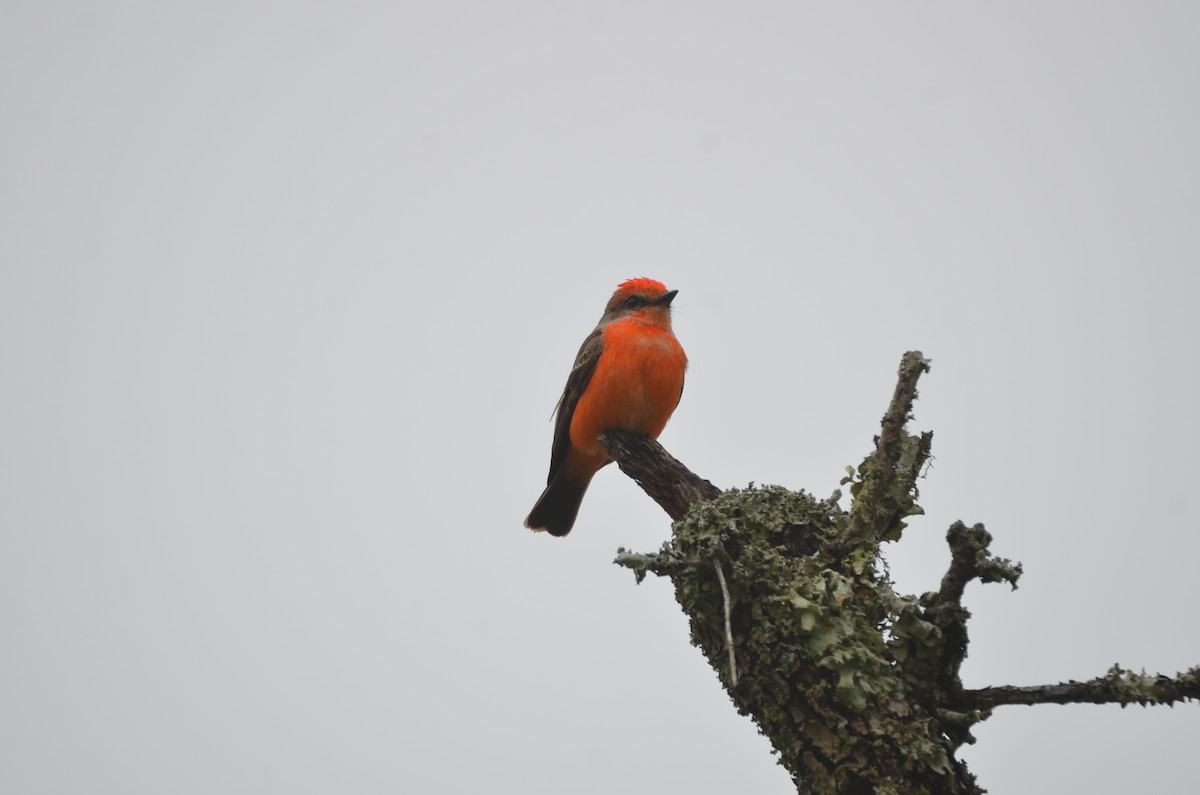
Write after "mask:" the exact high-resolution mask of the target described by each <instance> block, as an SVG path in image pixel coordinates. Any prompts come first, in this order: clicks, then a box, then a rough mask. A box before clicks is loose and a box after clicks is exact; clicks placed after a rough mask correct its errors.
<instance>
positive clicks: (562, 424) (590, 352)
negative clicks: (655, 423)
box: [546, 326, 604, 483]
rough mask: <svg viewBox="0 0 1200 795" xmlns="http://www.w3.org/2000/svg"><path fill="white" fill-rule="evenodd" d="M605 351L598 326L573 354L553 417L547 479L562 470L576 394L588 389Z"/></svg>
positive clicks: (576, 398)
mask: <svg viewBox="0 0 1200 795" xmlns="http://www.w3.org/2000/svg"><path fill="white" fill-rule="evenodd" d="M603 351H604V329H603V328H602V327H600V326H597V327H596V329H595V330H594V331H593V332H592V333H591V334H589V335H588V336H587V339H585V340H584V341H583V345H581V346H579V353H577V354H576V355H575V365H574V367H572V368H571V374H570V375H569V376H567V386H566V388H565V389H563V393H562V397H560V398H559V399H558V406H557V407H556V408H555V410H554V411H555V418H554V447H553V448H551V450H550V474H549V475H547V476H546V482H547V483H549V482H550V481H552V480H554V476H555V475H557V474H558V471H559V470H560V469H562V466H563V464H564V463H565V462H566V460H567V452H568V451H569V450H570V449H571V418H572V417H574V416H575V407H576V406H577V405H579V396H580V395H582V394H583V390H585V389H587V385H588V381H591V380H592V373H593V372H595V370H596V362H598V361H600V354H601V353H602V352H603Z"/></svg>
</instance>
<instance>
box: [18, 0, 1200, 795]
mask: <svg viewBox="0 0 1200 795" xmlns="http://www.w3.org/2000/svg"><path fill="white" fill-rule="evenodd" d="M1198 8H1200V7H1198V6H1196V5H1195V4H1191V3H1173V4H1169V3H1139V4H1132V3H1104V2H1094V3H1093V2H1089V3H1084V2H1076V3H1055V2H1050V3H1047V2H1038V3H1004V4H1000V3H992V4H987V5H984V4H962V3H954V4H951V3H925V4H919V5H914V4H908V3H906V4H872V3H867V4H863V3H856V4H853V5H837V6H836V7H835V6H833V4H829V5H823V6H810V5H808V4H800V3H776V4H723V3H721V4H718V3H699V4H698V3H622V2H615V3H614V2H608V3H586V4H583V3H573V4H568V3H505V4H502V3H479V2H476V3H452V2H439V3H424V4H418V3H405V2H400V3H396V2H386V3H385V2H379V3H371V2H350V3H339V4H332V3H329V4H320V3H312V2H301V3H281V2H280V3H265V2H256V3H245V2H240V3H205V4H197V3H161V2H156V3H148V2H147V3H119V2H116V3H103V4H99V3H78V2H77V3H70V2H63V3H53V2H14V1H11V0H10V2H7V3H5V4H4V6H3V8H2V10H0V140H2V141H3V146H2V147H0V219H3V220H2V221H0V225H2V233H0V365H2V366H0V638H2V639H3V641H2V643H3V651H2V654H0V658H2V662H0V672H2V675H0V791H4V792H11V793H23V794H24V793H37V794H40V793H76V792H86V793H89V795H97V794H102V793H112V794H113V795H117V794H120V795H139V794H140V793H146V794H147V795H149V794H150V793H156V794H157V793H196V794H197V795H199V794H200V793H204V794H205V795H207V793H213V792H221V793H234V794H236V793H247V794H250V793H264V792H288V793H328V792H334V791H338V792H355V793H370V792H389V793H392V792H477V791H488V792H512V793H534V794H536V793H562V792H573V793H611V792H614V791H618V790H619V791H621V792H629V793H660V792H679V791H690V792H697V793H713V794H714V795H717V794H718V793H721V794H723V793H729V792H755V793H763V794H764V795H766V794H767V793H779V794H782V793H787V792H790V791H792V787H791V784H790V782H789V780H788V778H787V776H786V774H785V773H784V771H783V770H782V768H779V767H777V766H775V765H774V764H773V761H772V759H771V757H770V754H769V747H768V744H767V743H766V741H765V740H763V739H762V738H761V737H758V736H757V735H756V733H755V731H754V729H753V727H752V726H751V724H750V723H749V721H748V720H747V719H745V718H741V717H739V716H738V715H737V714H736V713H735V712H734V710H733V708H732V707H731V706H730V705H729V703H728V699H727V697H726V696H725V694H724V692H723V691H722V690H721V689H720V687H719V684H718V681H717V678H716V675H715V674H714V673H713V672H712V671H711V670H710V669H709V668H708V667H707V664H706V663H705V661H704V660H703V658H702V657H701V655H700V653H699V652H698V651H696V650H695V649H693V648H691V647H690V646H689V645H688V642H687V627H686V622H685V620H684V618H683V616H682V614H681V613H680V612H679V611H678V609H677V607H676V605H675V603H674V599H673V596H672V593H671V590H670V588H669V586H668V585H666V584H665V583H662V582H648V583H647V584H645V585H643V586H641V587H635V586H634V584H633V578H632V576H631V575H630V574H629V573H628V572H626V571H624V570H620V569H618V568H616V567H614V566H613V565H611V562H610V561H611V559H612V557H613V554H614V552H615V551H616V549H617V547H619V546H626V547H631V548H634V549H640V550H649V549H653V548H655V547H657V546H658V545H659V544H660V543H661V542H662V541H663V540H664V539H665V538H666V537H667V536H668V533H669V527H668V524H667V520H666V517H665V516H664V515H663V514H662V513H661V512H660V511H659V509H658V508H657V507H656V506H655V505H654V504H653V503H651V502H650V500H649V499H648V498H646V497H645V496H644V495H643V494H642V493H641V491H640V490H639V489H638V488H637V487H636V486H635V485H634V484H633V483H632V482H630V481H629V480H628V479H626V478H625V477H624V476H622V475H621V474H620V473H619V472H618V471H616V470H615V468H613V469H610V470H606V471H604V472H603V473H601V474H600V475H599V476H598V477H597V480H596V482H595V483H594V485H593V487H592V489H591V492H590V493H589V495H588V498H587V500H586V501H585V503H584V506H583V510H582V513H581V516H580V519H579V523H578V524H577V525H576V528H575V530H574V532H573V533H572V534H571V535H570V536H569V537H568V538H566V539H565V540H562V541H559V540H556V539H552V538H548V537H545V536H534V535H532V534H530V533H529V532H528V531H526V530H524V529H523V528H522V527H521V520H522V518H523V517H524V516H525V514H526V512H527V511H528V509H529V507H530V506H531V505H532V504H533V501H534V499H535V498H536V497H537V495H538V494H539V493H540V491H541V488H542V486H543V484H544V478H545V472H546V467H547V465H548V461H549V448H550V436H551V428H552V426H551V424H550V422H549V417H550V413H551V410H552V408H553V406H554V403H555V400H556V399H557V397H558V394H559V391H560V390H561V388H562V384H563V382H564V380H565V378H566V375H567V370H568V368H569V366H570V362H571V359H572V357H573V356H574V354H575V350H576V348H577V346H578V345H579V343H580V341H581V340H582V339H583V337H584V336H585V335H586V333H587V332H588V331H589V330H590V329H591V327H592V325H593V324H594V323H595V321H596V319H597V318H598V317H599V315H600V312H601V310H602V308H603V305H604V302H605V300H606V298H607V296H608V294H609V293H610V292H611V290H612V289H613V287H614V286H615V285H616V284H617V283H618V282H620V281H622V280H624V279H626V278H628V277H631V276H640V275H647V276H652V277H655V278H658V279H661V280H663V281H664V282H666V283H667V284H668V286H670V287H671V288H677V289H679V290H680V295H679V298H678V299H677V300H676V302H675V306H676V307H677V311H676V318H675V325H676V331H677V333H678V336H679V337H680V339H681V341H682V342H683V344H684V346H685V348H686V349H687V351H688V353H689V356H690V358H691V362H692V364H691V370H690V372H689V380H688V385H687V388H686V389H685V392H684V396H683V402H682V404H681V406H680V408H679V410H678V411H677V412H676V414H675V417H674V419H673V420H672V422H671V424H670V425H669V426H668V428H667V431H666V433H665V434H664V436H663V442H664V443H665V444H666V446H667V447H668V449H670V450H671V451H672V452H673V453H674V454H675V455H677V456H678V457H679V458H681V459H682V460H683V461H684V462H685V463H687V464H688V465H689V466H691V467H692V468H693V469H695V470H696V471H697V472H699V473H700V474H702V475H704V476H706V477H708V478H710V479H711V480H713V481H714V482H715V483H717V484H719V485H723V486H734V485H744V484H745V483H747V482H748V481H751V480H753V481H756V482H769V483H782V484H785V485H788V486H790V487H794V488H801V487H802V488H806V489H809V490H811V491H814V492H816V493H818V494H821V495H824V494H827V493H828V492H830V491H831V490H832V489H833V488H834V487H835V486H836V484H837V480H838V478H839V477H840V476H841V475H842V468H843V467H844V466H845V465H847V464H852V463H857V462H858V461H860V460H861V458H862V456H863V455H864V454H865V453H866V452H867V450H868V449H869V447H870V441H871V436H872V434H873V433H874V431H875V429H876V428H877V423H878V420H879V417H880V415H881V413H882V411H883V409H884V407H885V406H886V403H887V400H888V398H889V396H890V394H891V388H892V385H893V383H894V373H895V368H896V365H897V363H898V362H899V359H900V355H901V354H902V353H903V352H904V351H905V350H907V349H910V348H919V349H921V350H923V351H924V352H925V354H926V355H927V356H929V357H931V358H932V359H933V362H934V366H933V372H932V373H931V374H930V375H928V376H926V378H925V379H924V381H923V386H922V390H921V391H922V399H921V401H920V403H919V405H918V409H917V421H916V423H915V424H914V430H922V429H933V430H934V431H935V441H934V450H935V455H936V456H937V461H936V464H935V466H934V468H933V470H932V472H931V473H930V476H929V478H928V480H927V481H926V482H925V483H924V484H923V495H924V499H923V503H924V505H925V507H926V510H927V512H928V517H927V518H926V519H923V520H920V521H917V522H914V523H913V525H912V528H911V529H910V530H909V534H908V536H907V537H906V539H905V541H904V542H903V543H902V544H901V545H900V546H899V547H898V548H895V549H894V550H892V552H891V555H890V559H891V561H892V565H893V569H894V572H895V575H896V577H897V579H898V581H899V584H900V586H901V587H902V588H903V589H905V590H907V591H910V592H913V591H915V592H919V591H923V590H927V589H930V588H933V587H936V584H937V582H938V579H939V578H940V576H941V574H942V572H943V571H944V568H945V565H946V562H947V559H948V553H947V551H946V549H945V545H944V542H943V540H942V538H943V535H944V532H945V529H946V527H947V526H948V525H949V524H950V523H951V522H952V521H954V520H955V519H959V518H962V519H964V520H966V521H968V522H975V521H983V522H985V523H986V524H987V526H988V528H989V529H990V530H991V531H992V532H993V533H994V534H995V535H996V538H997V540H996V542H995V545H994V549H995V551H996V552H997V553H999V554H1002V555H1005V556H1009V557H1013V558H1016V559H1019V560H1021V561H1023V562H1024V564H1025V567H1026V575H1025V578H1024V580H1023V582H1022V587H1021V589H1020V590H1019V591H1017V592H1016V593H1015V594H1014V593H1009V592H1007V591H1006V590H1005V589H1003V588H1002V587H997V586H989V587H988V588H982V587H979V586H975V587H972V588H971V589H970V590H969V591H968V597H967V601H968V605H969V606H970V607H971V609H972V610H973V611H974V612H975V620H974V622H973V623H972V625H971V631H972V638H973V643H972V646H971V657H970V658H969V660H968V662H967V664H966V667H965V671H964V673H965V678H966V682H967V684H968V686H984V685H989V684H1040V683H1047V682H1056V681H1060V680H1063V679H1067V678H1076V679H1083V678H1089V677H1092V676H1095V675H1098V674H1101V673H1103V672H1104V671H1105V670H1106V669H1107V668H1108V666H1109V665H1111V664H1112V663H1114V662H1118V661H1119V662H1121V663H1123V664H1125V665H1128V666H1133V667H1141V666H1145V667H1146V668H1148V669H1150V670H1154V671H1159V670H1161V671H1164V672H1169V673H1173V672H1175V671H1177V670H1180V669H1182V668H1186V667H1188V666H1191V665H1195V664H1197V663H1200V636H1198V633H1197V630H1196V627H1197V623H1198V622H1197V618H1196V596H1195V587H1194V584H1193V580H1194V578H1195V572H1196V560H1197V556H1198V554H1200V527H1198V525H1200V521H1198V520H1200V498H1198V496H1197V491H1196V479H1197V468H1196V456H1195V451H1196V450H1197V449H1198V448H1200V430H1198V424H1197V422H1196V418H1195V411H1196V408H1195V407H1196V404H1197V388H1198V385H1200V380H1198V378H1197V376H1198V371H1200V365H1198V363H1197V356H1196V344H1197V341H1198V340H1200V313H1198V312H1197V309H1196V306H1197V302H1198V300H1200V297H1198V293H1200V275H1198V267H1200V262H1198V255H1197V254H1198V251H1200V223H1198V218H1200V147H1198V146H1197V141H1200V113H1198V112H1197V104H1198V102H1200V100H1198V98H1200V49H1198V48H1197V45H1196V42H1197V33H1198V30H1200V11H1198V10H1197V9H1198ZM978 736H979V739H980V743H979V745H978V746H976V747H973V748H969V749H967V750H966V754H965V756H966V758H967V759H968V761H969V763H970V765H971V768H972V770H973V771H974V772H975V773H977V774H978V775H979V777H980V780H981V782H982V784H983V785H984V786H986V787H988V788H989V789H990V790H991V791H992V792H994V793H1001V794H1002V793H1018V792H1066V791H1076V792H1085V791H1086V792H1091V793H1127V792H1134V791H1140V792H1149V791H1155V792H1172V791H1181V790H1182V789H1183V788H1184V787H1185V786H1186V784H1187V783H1192V782H1194V781H1195V780H1196V779H1197V777H1198V776H1200V757H1198V755H1197V754H1196V749H1197V748H1200V708H1198V706H1197V705H1195V704H1191V705H1185V706H1180V707H1176V708H1175V709H1173V710H1172V709H1166V708H1155V709H1149V710H1142V709H1140V708H1130V709H1127V710H1125V711H1121V710H1120V709H1119V708H1116V707H1091V706H1071V707H1053V706H1050V707H1040V708H1034V709H1025V708H1018V707H1009V708H1004V709H1002V710H1000V711H999V712H998V713H997V715H996V716H995V717H994V718H993V719H992V720H991V721H989V722H987V723H986V724H984V725H983V726H982V727H980V729H979V731H978Z"/></svg>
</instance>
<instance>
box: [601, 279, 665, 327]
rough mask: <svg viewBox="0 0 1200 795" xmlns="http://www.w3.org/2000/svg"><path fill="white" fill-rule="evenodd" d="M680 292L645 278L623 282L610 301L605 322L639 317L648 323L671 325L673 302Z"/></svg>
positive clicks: (606, 308) (606, 309)
mask: <svg viewBox="0 0 1200 795" xmlns="http://www.w3.org/2000/svg"><path fill="white" fill-rule="evenodd" d="M678 292H679V291H678V290H668V289H667V286H666V285H665V284H663V283H662V282H659V281H655V280H654V279H647V278H645V277H642V278H639V279H630V280H628V281H625V282H622V283H621V284H620V285H619V286H618V287H617V291H616V292H615V293H613V294H612V298H610V299H608V306H606V307H605V308H604V318H603V320H602V322H603V321H613V320H619V319H621V318H625V317H637V318H639V319H642V320H645V321H647V322H651V323H655V324H659V325H670V322H671V301H673V300H674V299H675V294H676V293H678Z"/></svg>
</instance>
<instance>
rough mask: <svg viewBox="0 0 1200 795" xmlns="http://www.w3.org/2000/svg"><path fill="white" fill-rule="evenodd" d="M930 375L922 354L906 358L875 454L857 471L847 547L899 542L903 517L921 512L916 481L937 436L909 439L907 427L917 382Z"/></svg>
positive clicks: (913, 352) (847, 531) (846, 534)
mask: <svg viewBox="0 0 1200 795" xmlns="http://www.w3.org/2000/svg"><path fill="white" fill-rule="evenodd" d="M927 372H929V360H928V359H926V358H925V357H924V356H922V355H921V352H920V351H909V352H908V353H906V354H904V358H903V359H901V361H900V373H899V378H898V379H897V381H896V389H895V392H894V393H893V394H892V402H891V403H890V404H889V405H888V408H887V411H886V412H885V413H884V415H883V420H882V421H881V423H880V424H881V430H880V433H879V436H877V437H875V452H873V453H872V454H871V455H870V456H868V457H867V459H866V460H865V461H863V463H862V464H861V465H860V466H859V467H858V474H859V475H860V477H861V478H862V479H861V480H860V481H858V482H857V483H855V484H854V485H853V486H852V487H851V494H852V495H853V496H854V497H855V500H854V506H853V507H852V508H851V509H850V522H849V524H848V525H847V527H846V531H845V538H846V543H847V545H848V546H855V545H857V544H860V543H862V542H863V541H878V540H880V539H889V540H895V539H897V538H899V532H900V530H902V529H903V527H904V524H903V520H904V517H906V516H910V515H912V514H914V513H918V512H919V510H920V509H919V508H917V507H916V503H915V497H916V480H917V477H918V476H919V475H920V472H921V468H922V467H923V466H924V465H925V462H926V461H927V460H928V458H929V453H930V449H931V447H932V445H933V434H932V433H928V432H927V433H924V434H921V435H920V436H909V435H908V434H907V433H905V432H904V426H905V423H907V422H908V419H909V416H910V415H911V414H912V407H913V402H914V401H915V400H916V399H917V381H918V380H919V379H920V377H921V375H922V374H923V373H927Z"/></svg>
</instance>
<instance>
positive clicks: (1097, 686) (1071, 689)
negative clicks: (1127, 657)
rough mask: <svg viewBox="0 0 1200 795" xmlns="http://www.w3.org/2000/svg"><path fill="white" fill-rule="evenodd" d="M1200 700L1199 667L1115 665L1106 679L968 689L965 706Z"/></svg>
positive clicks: (1145, 702)
mask: <svg viewBox="0 0 1200 795" xmlns="http://www.w3.org/2000/svg"><path fill="white" fill-rule="evenodd" d="M1189 699H1191V700H1200V666H1197V667H1196V668H1191V669H1189V670H1187V671H1184V672H1183V673H1179V674H1176V675H1175V676H1173V677H1172V676H1163V675H1162V674H1147V673H1146V672H1145V671H1142V672H1140V673H1138V672H1135V671H1130V670H1128V669H1125V668H1122V667H1121V666H1119V665H1114V666H1113V667H1112V668H1110V669H1108V673H1107V674H1105V675H1104V676H1100V677H1097V678H1095V679H1092V680H1089V681H1087V682H1062V683H1060V684H1057V685H1036V686H1031V687H1013V686H1004V687H985V688H981V689H979V690H967V691H965V692H964V693H963V694H962V703H963V704H964V705H966V706H968V707H970V708H972V709H992V708H993V707H999V706H1003V705H1005V704H1026V705H1032V704H1120V705H1121V706H1125V705H1127V704H1141V705H1142V706H1146V705H1147V704H1174V703H1176V702H1178V701H1187V700H1189Z"/></svg>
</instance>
